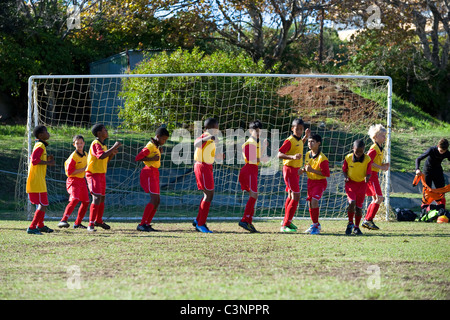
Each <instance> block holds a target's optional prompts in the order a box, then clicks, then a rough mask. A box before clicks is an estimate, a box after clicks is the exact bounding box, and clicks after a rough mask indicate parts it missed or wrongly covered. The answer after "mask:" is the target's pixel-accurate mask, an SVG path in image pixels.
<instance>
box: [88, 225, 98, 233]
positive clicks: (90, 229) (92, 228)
mask: <svg viewBox="0 0 450 320" xmlns="http://www.w3.org/2000/svg"><path fill="white" fill-rule="evenodd" d="M87 231H89V232H94V231H97V230H95V228H94V226H88V227H87Z"/></svg>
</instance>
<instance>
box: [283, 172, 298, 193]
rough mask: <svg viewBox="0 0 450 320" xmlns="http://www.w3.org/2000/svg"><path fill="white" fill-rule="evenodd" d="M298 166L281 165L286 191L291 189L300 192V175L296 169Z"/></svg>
mask: <svg viewBox="0 0 450 320" xmlns="http://www.w3.org/2000/svg"><path fill="white" fill-rule="evenodd" d="M299 169H300V168H294V167H289V166H283V178H284V183H286V191H292V192H295V193H298V192H300V176H299V174H298V170H299Z"/></svg>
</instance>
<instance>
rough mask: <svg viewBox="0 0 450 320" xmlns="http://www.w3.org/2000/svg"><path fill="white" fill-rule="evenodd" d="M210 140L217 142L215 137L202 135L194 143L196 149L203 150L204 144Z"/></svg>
mask: <svg viewBox="0 0 450 320" xmlns="http://www.w3.org/2000/svg"><path fill="white" fill-rule="evenodd" d="M208 140H213V141H214V140H216V137H215V136H213V135H206V136H204V135H201V136H200V137H198V138H197V139H195V142H194V148H201V147H202V145H203V143H204V142H206V141H208Z"/></svg>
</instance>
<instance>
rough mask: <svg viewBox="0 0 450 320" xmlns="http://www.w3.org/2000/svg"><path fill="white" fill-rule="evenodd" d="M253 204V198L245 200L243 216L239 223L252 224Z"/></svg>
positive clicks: (254, 201) (254, 200)
mask: <svg viewBox="0 0 450 320" xmlns="http://www.w3.org/2000/svg"><path fill="white" fill-rule="evenodd" d="M255 203H256V199H255V198H253V197H249V198H248V200H247V204H246V205H245V210H244V216H243V217H242V219H241V221H243V222H247V223H250V224H251V223H252V221H253V215H254V214H255Z"/></svg>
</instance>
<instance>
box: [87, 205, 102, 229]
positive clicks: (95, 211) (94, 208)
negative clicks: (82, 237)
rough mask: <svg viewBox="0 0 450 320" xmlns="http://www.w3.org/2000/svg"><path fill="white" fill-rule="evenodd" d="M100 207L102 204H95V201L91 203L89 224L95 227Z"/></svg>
mask: <svg viewBox="0 0 450 320" xmlns="http://www.w3.org/2000/svg"><path fill="white" fill-rule="evenodd" d="M99 209H100V205H99V204H95V203H93V202H92V203H91V207H90V210H89V226H91V227H93V226H94V222H95V220H96V218H97V214H98V211H99Z"/></svg>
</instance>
